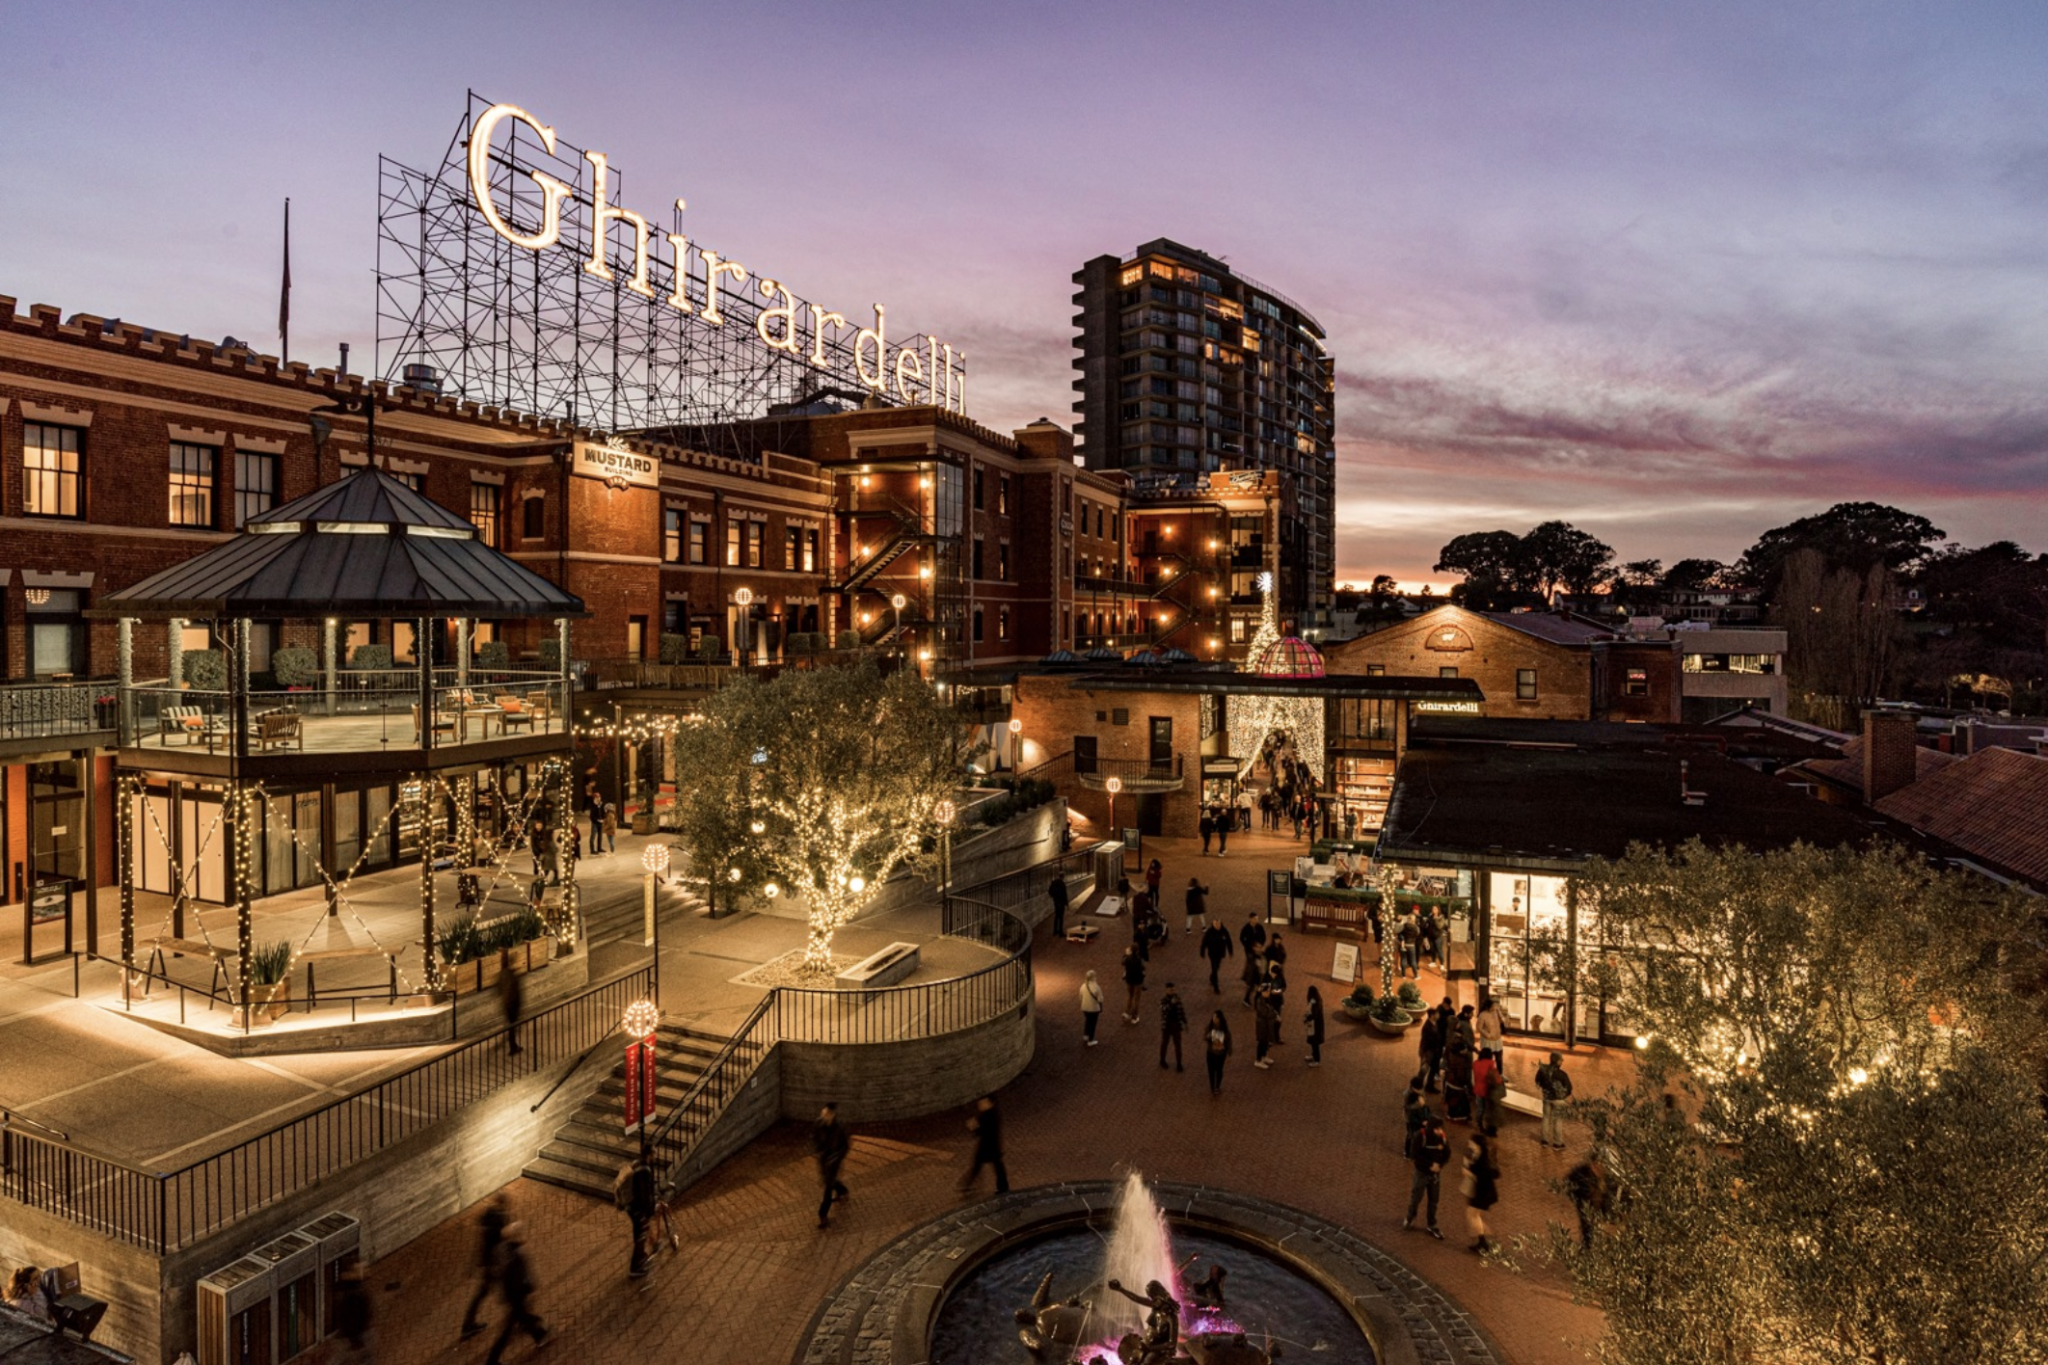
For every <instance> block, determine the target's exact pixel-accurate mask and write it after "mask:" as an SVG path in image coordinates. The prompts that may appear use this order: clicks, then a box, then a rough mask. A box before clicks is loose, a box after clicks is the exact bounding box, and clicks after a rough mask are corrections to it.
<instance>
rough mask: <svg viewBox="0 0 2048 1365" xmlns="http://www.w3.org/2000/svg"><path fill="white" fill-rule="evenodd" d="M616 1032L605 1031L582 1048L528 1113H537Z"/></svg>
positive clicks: (614, 1030)
mask: <svg viewBox="0 0 2048 1365" xmlns="http://www.w3.org/2000/svg"><path fill="white" fill-rule="evenodd" d="M623 1018H624V1016H621V1020H622V1021H623ZM616 1032H618V1030H617V1029H616V1028H615V1029H612V1030H611V1031H610V1032H608V1033H606V1034H605V1035H604V1037H602V1038H600V1039H598V1040H597V1041H596V1042H594V1043H592V1044H591V1045H590V1046H589V1047H588V1048H586V1049H584V1052H583V1055H582V1056H581V1057H578V1058H577V1059H576V1064H575V1065H574V1066H572V1067H570V1068H569V1069H568V1070H567V1071H564V1072H563V1073H562V1074H561V1075H560V1076H557V1077H556V1078H555V1083H554V1084H553V1085H551V1086H549V1087H548V1093H547V1094H545V1095H542V1096H541V1097H540V1098H539V1099H537V1100H535V1101H534V1102H533V1107H532V1108H530V1109H528V1110H527V1111H526V1112H527V1113H529V1114H538V1113H539V1112H540V1107H541V1106H542V1105H544V1104H546V1103H547V1102H548V1101H549V1100H551V1099H553V1098H554V1097H555V1092H556V1091H557V1090H560V1089H561V1088H562V1087H563V1086H564V1085H567V1084H568V1083H569V1078H570V1077H571V1076H573V1075H575V1074H576V1073H577V1072H579V1071H581V1070H582V1069H583V1064H584V1063H585V1062H587V1061H589V1060H590V1059H591V1058H592V1057H593V1056H595V1055H596V1053H597V1050H598V1049H599V1048H601V1047H603V1046H604V1045H605V1044H606V1043H608V1042H610V1041H611V1040H612V1034H613V1033H616Z"/></svg>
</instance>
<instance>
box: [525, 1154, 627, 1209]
mask: <svg viewBox="0 0 2048 1365" xmlns="http://www.w3.org/2000/svg"><path fill="white" fill-rule="evenodd" d="M523 1174H524V1175H525V1176H526V1178H527V1179H528V1180H538V1181H540V1182H541V1183H543V1184H547V1185H559V1186H560V1187H562V1188H563V1189H565V1190H574V1191H576V1192H577V1193H578V1194H587V1195H589V1196H591V1197H592V1198H594V1199H604V1200H609V1199H610V1198H611V1197H612V1177H613V1176H614V1175H616V1174H617V1172H616V1171H611V1172H606V1173H605V1174H604V1175H603V1176H602V1177H599V1176H597V1175H595V1174H593V1173H592V1172H590V1171H587V1170H585V1169H583V1168H582V1167H580V1166H567V1165H564V1164H562V1163H561V1162H559V1161H551V1160H549V1159H548V1158H546V1157H537V1158H535V1159H534V1160H533V1161H530V1162H528V1163H527V1166H526V1170H525V1171H524V1172H523Z"/></svg>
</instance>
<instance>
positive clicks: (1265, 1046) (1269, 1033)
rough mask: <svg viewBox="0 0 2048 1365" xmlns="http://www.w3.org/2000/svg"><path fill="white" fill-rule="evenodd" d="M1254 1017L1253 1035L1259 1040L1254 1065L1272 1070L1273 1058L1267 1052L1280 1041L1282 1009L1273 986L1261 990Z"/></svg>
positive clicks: (1253, 1007) (1253, 1008)
mask: <svg viewBox="0 0 2048 1365" xmlns="http://www.w3.org/2000/svg"><path fill="white" fill-rule="evenodd" d="M1252 1018H1253V1021H1254V1023H1253V1033H1252V1037H1253V1038H1254V1039H1255V1040H1256V1041H1257V1043H1258V1048H1259V1052H1258V1057H1257V1059H1256V1060H1254V1061H1253V1062H1252V1065H1253V1066H1256V1067H1260V1068H1262V1069H1265V1070H1271V1069H1272V1066H1273V1059H1272V1058H1271V1057H1268V1056H1267V1055H1266V1053H1267V1052H1268V1051H1270V1050H1271V1049H1272V1047H1273V1045H1274V1044H1275V1043H1277V1042H1279V1041H1280V1009H1279V1006H1278V1005H1277V1004H1276V1003H1275V1001H1274V998H1273V991H1272V988H1271V987H1264V988H1261V990H1260V991H1259V995H1258V1001H1257V1003H1255V1004H1254V1005H1253V1006H1252Z"/></svg>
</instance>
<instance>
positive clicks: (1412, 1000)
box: [1394, 977, 1428, 1014]
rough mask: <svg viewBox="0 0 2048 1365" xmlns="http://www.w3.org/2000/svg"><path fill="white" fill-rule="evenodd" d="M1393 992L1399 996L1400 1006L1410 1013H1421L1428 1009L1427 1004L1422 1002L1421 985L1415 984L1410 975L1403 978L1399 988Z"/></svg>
mask: <svg viewBox="0 0 2048 1365" xmlns="http://www.w3.org/2000/svg"><path fill="white" fill-rule="evenodd" d="M1394 994H1395V995H1396V996H1397V997H1398V998H1399V1000H1400V1002H1401V1008H1402V1009H1404V1010H1406V1011H1408V1013H1410V1014H1421V1013H1423V1012H1424V1011H1425V1010H1427V1009H1428V1006H1427V1005H1425V1004H1423V1003H1422V987H1420V986H1418V985H1416V984H1415V981H1414V979H1413V978H1412V977H1411V978H1409V979H1407V980H1404V981H1403V982H1402V983H1401V988H1400V989H1399V990H1397V991H1395V992H1394Z"/></svg>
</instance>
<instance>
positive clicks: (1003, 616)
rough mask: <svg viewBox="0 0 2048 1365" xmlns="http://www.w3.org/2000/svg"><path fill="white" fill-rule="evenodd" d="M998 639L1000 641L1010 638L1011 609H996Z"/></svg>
mask: <svg viewBox="0 0 2048 1365" xmlns="http://www.w3.org/2000/svg"><path fill="white" fill-rule="evenodd" d="M996 638H997V639H998V640H1007V639H1009V638H1010V609H1009V608H1008V607H997V608H996Z"/></svg>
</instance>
